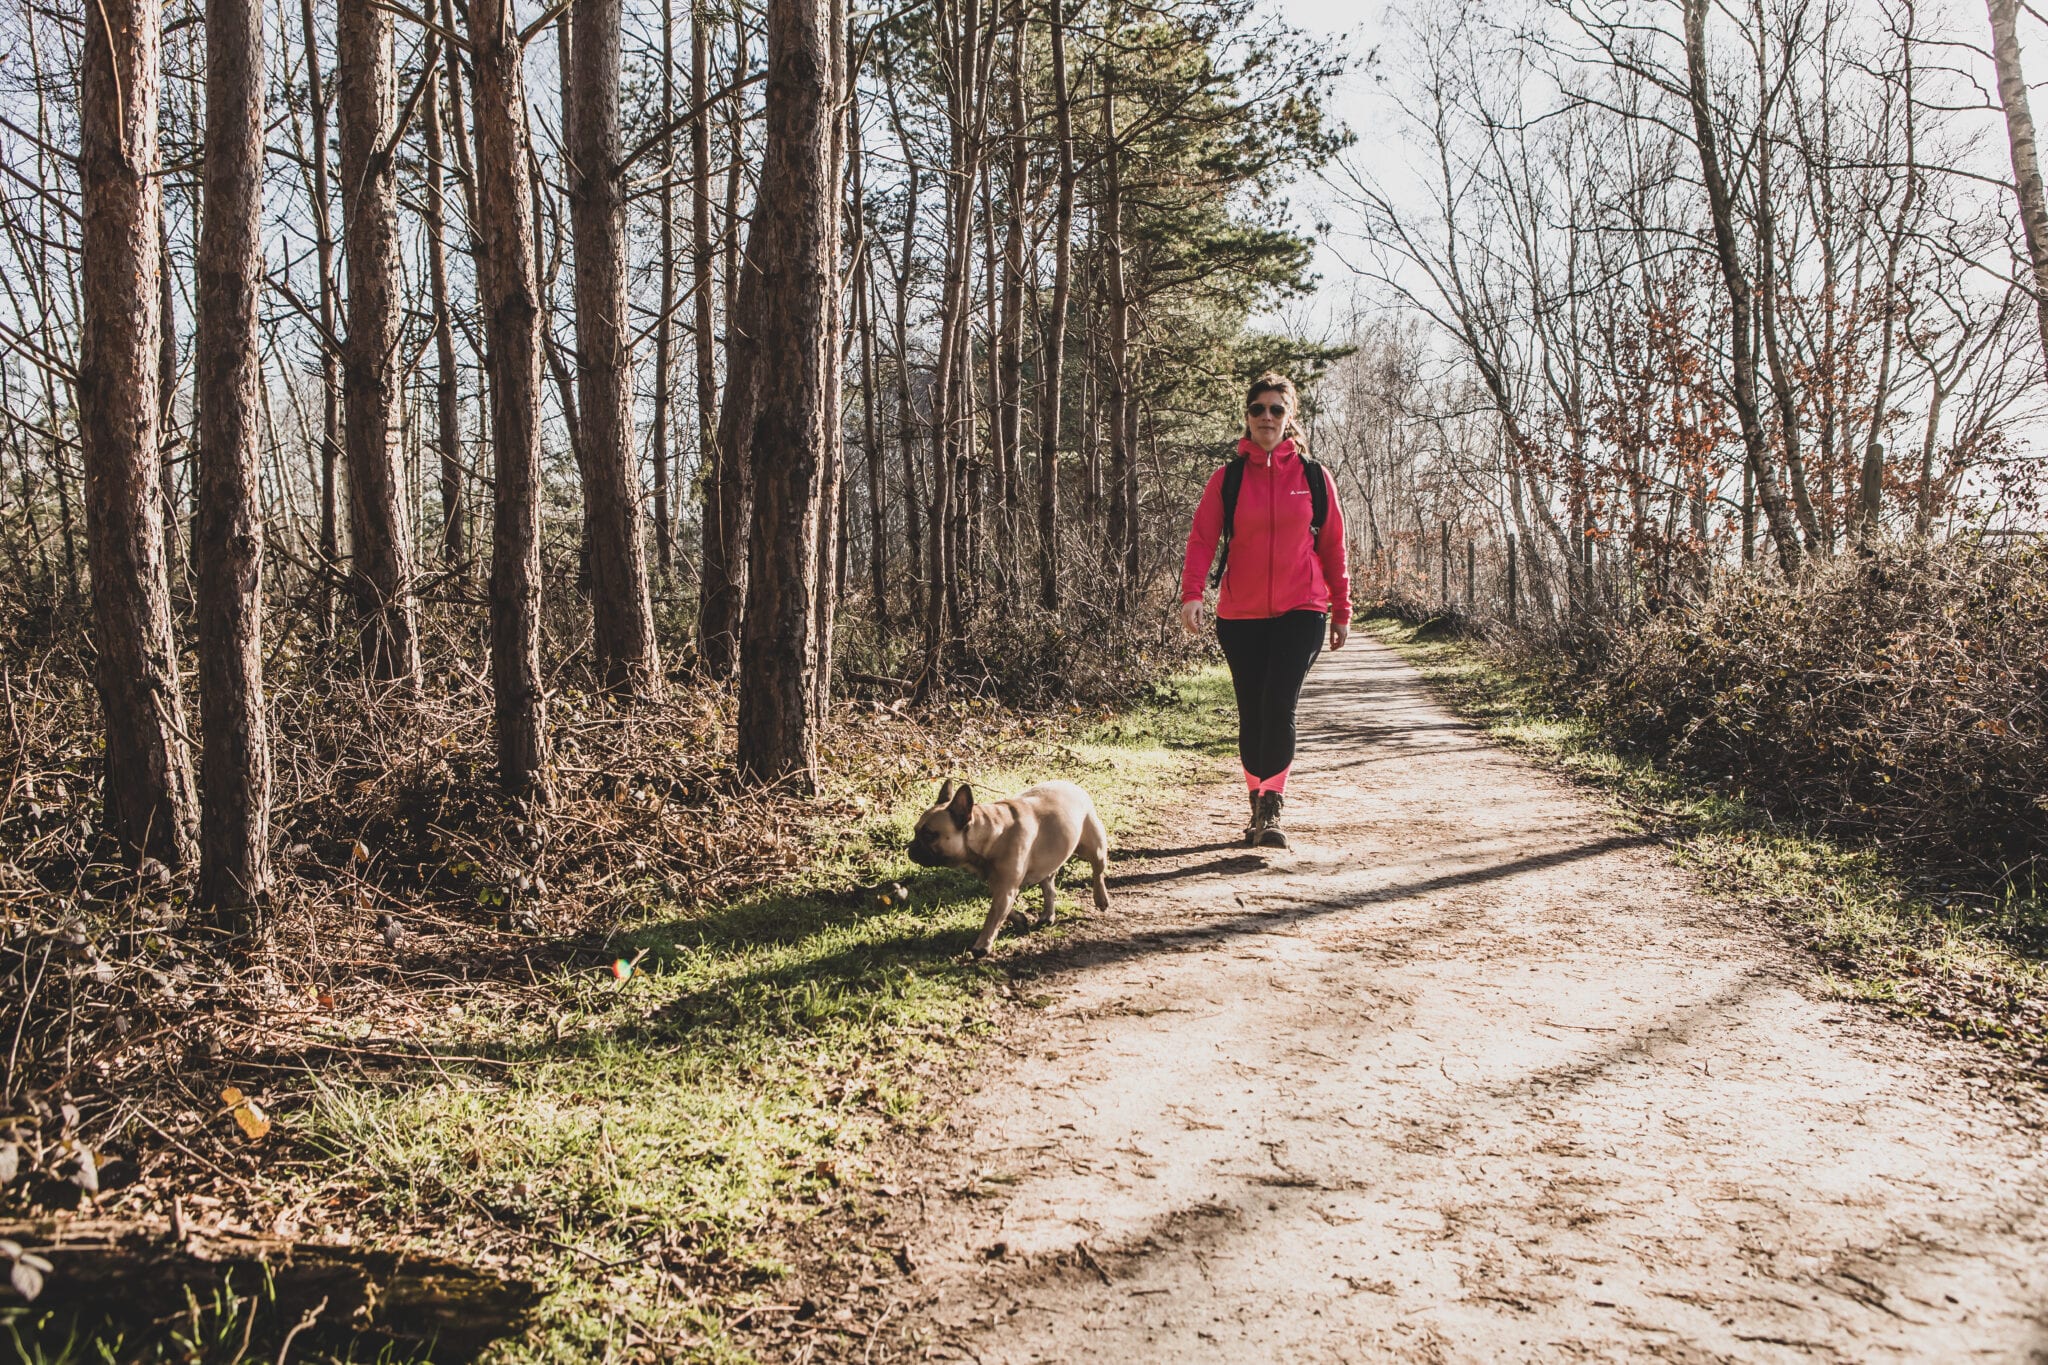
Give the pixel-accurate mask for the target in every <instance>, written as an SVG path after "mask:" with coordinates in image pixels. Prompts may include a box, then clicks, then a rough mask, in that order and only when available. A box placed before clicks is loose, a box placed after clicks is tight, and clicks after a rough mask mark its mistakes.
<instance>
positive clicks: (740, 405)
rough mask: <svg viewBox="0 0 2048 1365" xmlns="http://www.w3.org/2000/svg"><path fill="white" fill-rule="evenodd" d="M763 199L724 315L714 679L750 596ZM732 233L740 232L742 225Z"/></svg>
mask: <svg viewBox="0 0 2048 1365" xmlns="http://www.w3.org/2000/svg"><path fill="white" fill-rule="evenodd" d="M762 213H763V209H762V205H761V202H760V200H759V199H758V198H757V199H756V201H755V205H754V215H753V219H752V221H751V222H750V223H749V224H748V229H747V247H746V251H745V254H744V256H743V257H742V264H741V265H740V285H739V290H738V293H737V296H736V297H735V298H734V300H733V306H732V308H731V309H730V310H729V311H728V312H727V314H726V319H725V394H724V397H723V398H722V400H721V401H720V403H719V405H718V432H717V435H716V437H715V438H714V441H713V450H714V451H715V454H714V456H713V458H714V460H715V462H716V465H715V472H714V473H713V475H712V476H711V477H710V478H709V479H708V480H707V481H706V484H705V489H704V550H703V559H704V572H703V577H702V579H701V581H700V584H699V592H698V607H697V650H698V653H699V654H700V655H701V656H702V658H703V661H704V670H705V672H706V673H708V674H709V675H710V676H711V677H713V678H721V679H722V678H727V677H730V676H732V671H733V668H734V666H735V664H737V663H738V661H739V643H740V622H741V616H742V613H743V608H744V607H745V605H746V602H747V573H748V560H747V522H748V516H749V509H750V506H751V503H752V498H753V470H752V452H753V432H754V400H755V396H756V393H757V391H758V390H757V385H758V368H757V367H758V365H759V364H760V360H759V351H760V348H759V345H758V344H757V343H758V333H759V329H760V326H761V322H760V316H761V307H762V301H761V288H762V285H761V271H760V269H759V268H758V266H757V265H756V263H755V260H754V238H755V237H756V236H757V235H758V233H759V231H760V229H759V223H760V221H761V216H762ZM733 231H735V232H737V231H738V229H737V227H735V228H734V229H733Z"/></svg>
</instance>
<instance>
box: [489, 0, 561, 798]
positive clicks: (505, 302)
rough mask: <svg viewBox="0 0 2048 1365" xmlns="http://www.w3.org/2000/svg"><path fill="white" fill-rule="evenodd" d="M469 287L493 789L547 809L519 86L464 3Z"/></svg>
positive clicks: (493, 12) (496, 42)
mask: <svg viewBox="0 0 2048 1365" xmlns="http://www.w3.org/2000/svg"><path fill="white" fill-rule="evenodd" d="M469 35H470V55H471V61H472V63H473V66H474V71H475V75H474V77H473V78H472V85H471V97H472V100H473V105H472V113H473V114H474V122H475V125H476V175H477V210H478V221H477V223H476V225H475V230H476V236H477V248H478V249H477V286H478V294H479V296H480V298H479V301H480V303H481V304H482V306H483V315H484V342H485V352H484V359H485V364H486V366H487V368H488V369H489V371H490V385H491V448H492V454H493V466H494V467H493V474H494V486H493V494H492V513H493V525H492V533H491V686H492V689H493V692H494V693H495V720H496V728H497V747H498V780H499V782H500V783H501V784H502V785H503V786H504V788H505V790H506V791H507V792H509V793H511V794H512V795H513V796H515V797H531V798H537V799H541V800H545V799H546V797H547V795H548V791H547V769H546V762H547V727H546V713H545V697H544V694H543V691H542V684H541V675H540V384H541V354H540V299H539V290H540V284H539V274H538V269H537V266H536V264H535V261H534V254H533V238H534V228H533V220H532V218H531V217H530V216H529V215H530V213H531V212H532V209H531V204H532V201H531V199H530V198H529V197H528V195H527V140H526V125H525V120H524V95H525V76H524V74H523V72H522V70H521V67H522V54H521V47H520V43H519V29H518V24H517V21H516V20H515V19H514V17H513V13H512V0H470V4H469Z"/></svg>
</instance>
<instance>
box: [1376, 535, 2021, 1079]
mask: <svg viewBox="0 0 2048 1365" xmlns="http://www.w3.org/2000/svg"><path fill="white" fill-rule="evenodd" d="M2044 587H2048V555H2043V554H2042V553H2041V552H2040V551H2038V550H2035V549H2025V550H2017V551H2011V550H1988V549H1983V548H1981V547H1979V548H1970V549H1956V550H1950V551H1947V552H1929V551H1890V552H1887V553H1885V554H1884V555H1881V556H1879V557H1876V558H1874V559H1870V560H1862V561H1852V560H1842V561H1838V562H1836V563H1833V564H1830V565H1827V566H1825V567H1822V568H1819V569H1817V570H1815V571H1814V572H1813V573H1812V574H1811V576H1810V577H1808V578H1807V579H1806V580H1805V581H1804V582H1803V583H1801V584H1800V585H1798V586H1796V587H1788V586H1786V585H1785V584H1783V583H1782V582H1776V581H1770V580H1765V579H1762V578H1754V577H1743V578H1737V579H1734V580H1732V581H1730V582H1728V583H1727V584H1725V585H1723V586H1721V587H1718V588H1717V589H1716V590H1715V591H1713V592H1711V593H1709V594H1706V595H1705V596H1704V597H1703V598H1702V600H1700V601H1699V602H1697V603H1696V604H1693V605H1691V606H1688V607H1685V608H1682V609H1671V610H1667V611H1665V612H1663V613H1661V614H1659V615H1656V616H1652V617H1648V618H1645V619H1642V620H1640V621H1637V622H1634V623H1623V624H1610V625H1606V626H1602V627H1598V628H1594V627H1581V628H1579V629H1577V630H1574V631H1573V632H1570V633H1565V632H1549V633H1535V632H1517V631H1510V630H1507V629H1505V628H1500V627H1483V628H1482V627H1480V626H1477V625H1474V624H1472V623H1469V622H1461V621H1457V620H1454V619H1452V618H1446V617H1442V616H1436V615H1432V614H1431V613H1430V612H1429V611H1428V610H1426V609H1424V608H1421V607H1419V606H1417V605H1415V604H1408V603H1401V602H1392V603H1387V604H1383V605H1382V607H1381V608H1380V610H1379V612H1378V613H1377V614H1376V615H1375V617H1374V619H1373V620H1372V621H1371V622H1370V625H1371V628H1372V629H1373V631H1374V633H1375V634H1376V635H1377V636H1378V637H1379V638H1380V639H1382V640H1384V641H1385V642H1387V643H1388V644H1390V645H1393V646H1394V647H1395V648H1396V649H1398V650H1400V651H1401V653H1402V654H1403V655H1404V656H1406V657H1407V658H1408V659H1409V660H1410V661H1411V662H1413V663H1414V664H1416V665H1417V666H1418V667H1419V668H1421V669H1422V671H1423V672H1424V674H1425V676H1426V677H1428V678H1429V680H1430V681H1431V682H1432V683H1433V684H1435V685H1436V686H1437V687H1438V688H1439V689H1440V690H1442V691H1443V692H1444V693H1445V695H1446V697H1447V698H1448V699H1449V700H1450V701H1451V702H1452V704H1453V705H1454V706H1455V707H1457V709H1459V710H1460V711H1461V712H1463V713H1464V714H1466V715H1468V716H1471V717H1472V718H1474V719H1477V720H1479V721H1481V722H1483V723H1484V724H1485V725H1487V727H1488V728H1489V729H1490V730H1491V731H1492V732H1493V733H1494V734H1495V735H1496V736H1497V737H1498V738H1500V739H1502V740H1503V741H1504V742H1507V743H1509V744H1511V745H1513V746H1515V747H1517V748H1519V749H1522V750H1523V751H1525V752H1529V753H1532V754H1533V755H1535V756H1537V757H1539V758H1541V759H1543V760H1544V761H1546V762H1548V763H1551V764H1552V765H1554V766H1556V767H1559V768H1560V769H1562V770H1563V771H1565V772H1567V773H1569V774H1571V775H1572V776H1573V777H1575V778H1577V779H1579V780H1583V781H1586V782H1589V783H1591V784H1593V785H1596V786H1598V787H1599V788H1601V789H1602V790H1604V791H1605V792H1606V793H1607V795H1608V796H1609V797H1610V799H1611V800H1612V801H1613V802H1614V803H1615V804H1616V806H1617V807H1618V808H1619V810H1620V811H1621V812H1622V813H1623V814H1624V815H1625V816H1626V818H1628V819H1629V820H1630V821H1632V822H1634V823H1635V824H1637V825H1638V826H1640V827H1641V828H1643V829H1645V830H1648V831H1650V832H1653V833H1655V834H1656V835H1657V836H1658V837H1659V838H1660V840H1661V841H1662V842H1663V843H1664V844H1665V845H1666V846H1667V847H1669V848H1670V849H1672V850H1673V852H1674V853H1675V854H1676V855H1677V856H1678V857H1679V859H1680V860H1681V861H1682V862H1683V863H1684V864H1686V865H1687V866H1689V867H1692V868H1693V869H1695V870H1696V871H1697V872H1699V873H1700V874H1701V876H1702V878H1703V880H1704V883H1705V885H1706V887H1707V889H1708V890H1710V891H1711V892H1713V893H1715V894H1718V895H1723V896H1726V897H1729V898H1731V899H1733V900H1735V901H1737V902H1739V903H1742V904H1745V905H1749V906H1753V907H1756V908H1757V909H1759V910H1762V911H1764V912H1766V913H1767V914H1769V916H1770V917H1771V918H1772V919H1773V920H1774V921H1775V922H1777V923H1778V924H1780V925H1781V926H1782V927H1783V928H1784V929H1785V930H1786V931H1787V932H1788V933H1789V934H1790V935H1791V936H1792V937H1793V938H1794V939H1796V940H1797V941H1799V942H1801V943H1802V944H1804V945H1805V946H1806V947H1808V948H1809V949H1810V950H1811V951H1812V952H1813V954H1814V955H1815V958H1816V962H1817V966H1818V968H1819V974H1820V980H1821V981H1822V983H1823V984H1824V985H1825V987H1826V988H1827V989H1829V990H1831V991H1833V992H1836V993H1838V994H1840V995H1842V996H1844V997H1847V998H1854V999H1861V1000H1868V1001H1873V1002H1877V1003H1879V1004H1882V1005H1884V1006H1886V1007H1887V1008H1890V1009H1892V1010H1893V1011H1895V1012H1897V1013H1900V1014H1902V1015H1907V1016H1911V1017H1913V1018H1915V1019H1918V1020H1921V1021H1923V1022H1924V1023H1926V1024H1928V1025H1930V1026H1932V1027H1933V1028H1935V1029H1937V1030H1938V1031H1940V1032H1943V1033H1947V1034H1952V1035H1955V1036H1959V1037H1964V1038H1970V1039H1974V1040H1976V1041H1978V1042H1981V1043H1982V1044H1984V1045H1985V1046H1986V1047H1988V1048H1990V1049H1992V1050H1993V1051H1994V1052H1995V1053H1997V1054H1998V1055H1999V1056H2000V1057H2001V1058H2003V1059H2004V1060H2005V1061H2006V1062H2008V1063H2010V1064H2012V1065H2014V1066H2016V1067H2018V1068H2021V1069H2023V1070H2024V1071H2025V1073H2026V1074H2027V1075H2028V1076H2029V1077H2030V1078H2031V1080H2032V1082H2033V1083H2035V1084H2043V1085H2048V905H2044V903H2043V899H2042V896H2043V890H2044V887H2043V884H2042V881H2041V877H2040V869H2041V868H2042V866H2043V858H2044V854H2048V813H2044V812H2048V796H2044V790H2048V789H2044V787H2043V785H2042V779H2041V776H2040V774H2041V773H2043V772H2048V700H2044V699H2048V692H2044V690H2043V689H2044V684H2048V591H2044Z"/></svg>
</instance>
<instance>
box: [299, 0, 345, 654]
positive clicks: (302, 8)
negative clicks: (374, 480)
mask: <svg viewBox="0 0 2048 1365" xmlns="http://www.w3.org/2000/svg"><path fill="white" fill-rule="evenodd" d="M299 23H300V31H301V36H302V37H303V38H304V40H305V59H306V102H307V103H308V104H309V105H310V106H311V113H312V124H313V145H312V146H311V148H310V149H309V150H310V151H311V153H312V162H313V183H312V186H311V189H312V194H313V257H314V260H315V261H316V262H317V263H318V266H319V270H320V331H321V339H320V561H321V563H320V572H321V575H322V579H323V582H322V584H321V589H320V600H321V612H322V616H323V618H324V619H323V621H322V627H323V628H324V629H332V628H333V624H334V623H333V620H332V607H333V601H332V596H331V593H330V590H329V581H330V580H328V577H327V576H328V575H331V574H332V573H333V572H334V568H335V566H336V565H337V564H339V563H340V562H341V525H340V521H341V518H340V512H339V506H338V503H339V494H340V489H339V488H338V486H337V484H336V481H335V472H336V469H337V467H338V466H339V464H340V463H341V353H340V352H339V351H337V350H335V348H334V345H333V343H332V338H334V337H336V336H339V335H340V331H341V324H340V307H339V301H338V300H337V299H336V298H335V279H334V218H333V203H334V201H333V197H332V192H331V191H330V190H329V188H328V185H327V156H328V149H327V143H328V126H327V101H328V96H329V93H330V92H329V89H328V88H327V86H326V84H325V83H324V82H323V81H322V80H321V78H320V36H319V35H320V29H319V27H318V24H317V23H316V21H315V19H314V15H313V0H299Z"/></svg>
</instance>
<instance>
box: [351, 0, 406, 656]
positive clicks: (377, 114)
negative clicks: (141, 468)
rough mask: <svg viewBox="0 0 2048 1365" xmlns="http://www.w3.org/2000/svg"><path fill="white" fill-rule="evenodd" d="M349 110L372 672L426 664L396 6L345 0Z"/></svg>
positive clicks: (367, 647)
mask: <svg viewBox="0 0 2048 1365" xmlns="http://www.w3.org/2000/svg"><path fill="white" fill-rule="evenodd" d="M335 67H336V70H335V103H336V108H337V110H338V112H339V113H340V116H341V217H342V253H343V256H344V258H345V261H346V264H347V266H348V338H347V342H346V345H345V348H344V352H343V356H342V414H341V426H342V455H343V459H344V461H345V462H346V464H347V468H348V508H349V542H350V543H349V581H350V584H351V586H352V587H353V589H354V593H355V598H356V614H357V618H358V623H359V627H360V629H361V643H362V653H363V664H364V667H365V669H366V670H367V671H368V672H369V673H370V675H371V676H372V677H376V678H384V679H399V680H404V681H407V682H411V681H414V680H416V679H417V677H418V674H419V643H418V640H417V638H416V633H415V624H414V620H413V603H412V576H413V571H412V550H411V545H410V542H409V538H408V536H407V532H406V523H405V511H404V506H403V503H402V502H401V498H402V496H403V494H402V491H401V490H402V489H403V487H404V481H403V478H402V476H401V474H400V471H399V465H398V440H397V433H396V431H395V430H394V429H393V416H394V413H395V411H396V399H397V383H396V380H397V373H396V366H397V355H396V352H397V345H398V321H399V318H398V288H397V271H398V202H397V187H396V181H395V177H394V175H393V166H392V156H391V150H392V149H391V134H392V127H393V124H394V123H395V122H396V121H397V116H398V110H397V91H396V85H395V76H394V71H393V67H392V19H391V12H390V11H389V10H387V9H384V8H382V7H380V6H375V5H372V4H371V3H370V2H369V0H341V3H340V9H339V17H338V20H337V24H336V39H335Z"/></svg>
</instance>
